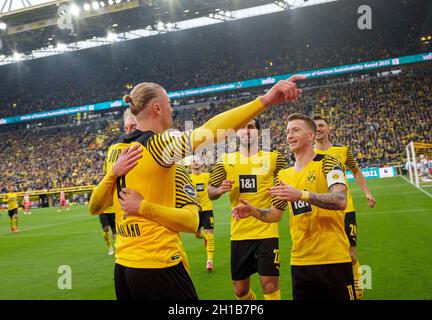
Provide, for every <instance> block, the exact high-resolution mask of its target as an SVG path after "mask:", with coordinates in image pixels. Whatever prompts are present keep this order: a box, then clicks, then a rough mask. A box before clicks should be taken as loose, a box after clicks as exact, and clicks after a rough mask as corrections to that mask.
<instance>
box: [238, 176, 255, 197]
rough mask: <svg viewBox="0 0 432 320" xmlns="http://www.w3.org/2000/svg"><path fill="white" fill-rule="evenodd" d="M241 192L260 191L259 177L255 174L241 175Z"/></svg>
mask: <svg viewBox="0 0 432 320" xmlns="http://www.w3.org/2000/svg"><path fill="white" fill-rule="evenodd" d="M239 184H240V193H255V192H257V191H258V179H257V176H256V175H255V174H241V175H239Z"/></svg>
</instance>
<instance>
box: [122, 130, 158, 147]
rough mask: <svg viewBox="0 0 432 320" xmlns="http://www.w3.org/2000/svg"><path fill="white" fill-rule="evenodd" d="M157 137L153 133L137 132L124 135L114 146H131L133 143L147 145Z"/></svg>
mask: <svg viewBox="0 0 432 320" xmlns="http://www.w3.org/2000/svg"><path fill="white" fill-rule="evenodd" d="M154 136H157V134H156V133H154V132H153V131H140V130H138V129H137V130H135V131H132V132H130V133H127V134H124V135H122V136H120V137H119V139H118V140H117V141H116V142H115V143H114V144H120V143H124V144H129V143H132V142H139V143H140V144H142V145H146V144H147V142H148V141H149V139H150V138H152V137H154Z"/></svg>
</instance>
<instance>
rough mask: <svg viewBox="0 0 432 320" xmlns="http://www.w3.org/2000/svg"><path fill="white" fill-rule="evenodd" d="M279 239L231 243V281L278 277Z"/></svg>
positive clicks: (234, 241) (235, 241)
mask: <svg viewBox="0 0 432 320" xmlns="http://www.w3.org/2000/svg"><path fill="white" fill-rule="evenodd" d="M279 261H280V257H279V238H268V239H257V240H232V241H231V279H232V280H235V281H239V280H245V279H247V278H249V277H250V276H251V275H252V274H254V273H256V272H258V274H259V275H260V276H272V277H279V266H280V262H279Z"/></svg>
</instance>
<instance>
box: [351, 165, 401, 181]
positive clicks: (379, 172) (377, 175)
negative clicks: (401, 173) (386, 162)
mask: <svg viewBox="0 0 432 320" xmlns="http://www.w3.org/2000/svg"><path fill="white" fill-rule="evenodd" d="M361 171H362V172H363V175H364V177H365V179H366V180H371V179H381V178H390V177H396V176H397V168H396V167H384V168H363V169H361ZM346 176H347V180H348V181H354V175H353V173H352V171H350V170H347V171H346Z"/></svg>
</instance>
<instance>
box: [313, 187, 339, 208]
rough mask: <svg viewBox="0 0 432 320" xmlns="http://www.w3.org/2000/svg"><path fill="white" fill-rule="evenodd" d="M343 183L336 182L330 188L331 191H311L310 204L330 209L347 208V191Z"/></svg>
mask: <svg viewBox="0 0 432 320" xmlns="http://www.w3.org/2000/svg"><path fill="white" fill-rule="evenodd" d="M346 190H347V189H346V186H345V185H343V184H335V185H333V186H332V187H331V188H330V192H329V193H312V192H309V200H307V202H308V203H309V204H313V205H314V206H317V207H320V208H323V209H328V210H345V208H346V205H347V191H346Z"/></svg>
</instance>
